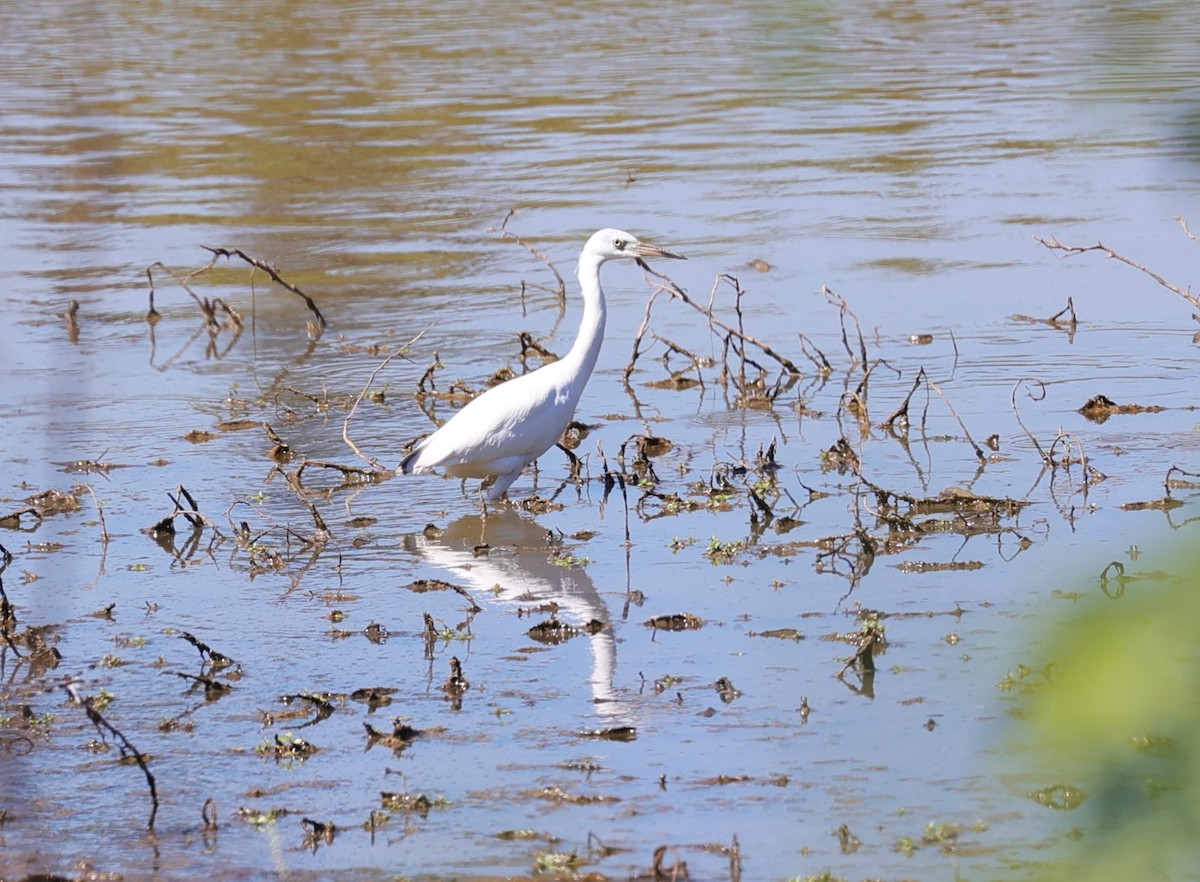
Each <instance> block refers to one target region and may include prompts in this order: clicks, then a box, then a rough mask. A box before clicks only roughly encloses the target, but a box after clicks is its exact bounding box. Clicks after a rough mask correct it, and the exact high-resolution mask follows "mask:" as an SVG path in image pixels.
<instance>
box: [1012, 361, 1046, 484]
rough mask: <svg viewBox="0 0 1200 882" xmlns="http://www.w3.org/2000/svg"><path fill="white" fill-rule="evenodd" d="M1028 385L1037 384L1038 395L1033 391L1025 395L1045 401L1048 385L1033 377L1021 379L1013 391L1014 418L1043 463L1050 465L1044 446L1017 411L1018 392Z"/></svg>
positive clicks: (1028, 391) (1035, 399)
mask: <svg viewBox="0 0 1200 882" xmlns="http://www.w3.org/2000/svg"><path fill="white" fill-rule="evenodd" d="M1026 383H1037V392H1036V394H1035V393H1034V392H1033V391H1032V390H1027V391H1026V393H1025V394H1027V395H1028V396H1029V397H1030V398H1032V399H1033V400H1034V401H1041V400H1042V399H1044V398H1045V397H1046V385H1045V384H1044V383H1043V382H1042V381H1041V380H1035V379H1033V378H1032V377H1022V378H1021V379H1019V380H1017V382H1016V384H1015V385H1014V386H1013V390H1012V412H1013V416H1014V417H1016V420H1017V425H1018V426H1020V427H1021V431H1023V432H1024V433H1025V437H1027V438H1028V439H1029V440H1030V441H1031V442H1032V443H1033V447H1034V449H1035V450H1037V452H1038V456H1040V457H1041V458H1042V462H1044V463H1046V464H1047V465H1049V464H1050V457H1049V455H1048V454H1047V453H1046V451H1045V450H1043V449H1042V445H1041V444H1039V443H1038V439H1037V438H1035V437H1034V435H1033V432H1031V431H1029V429H1028V427H1027V426H1026V425H1025V423H1024V421H1023V420H1022V419H1021V412H1020V411H1019V410H1018V409H1017V390H1018V389H1020V388H1021V387H1022V386H1023V385H1025V384H1026Z"/></svg>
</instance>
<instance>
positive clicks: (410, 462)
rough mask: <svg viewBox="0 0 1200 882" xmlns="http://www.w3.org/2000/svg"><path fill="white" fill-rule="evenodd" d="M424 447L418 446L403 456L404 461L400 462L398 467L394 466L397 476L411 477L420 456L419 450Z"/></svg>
mask: <svg viewBox="0 0 1200 882" xmlns="http://www.w3.org/2000/svg"><path fill="white" fill-rule="evenodd" d="M424 446H425V445H424V444H423V443H422V444H418V445H417V446H416V447H414V448H413V449H412V450H410V451H409V452H408V453H407V454H406V455H405V457H404V459H402V460H400V465H398V466H396V474H397V475H411V474H412V473H413V469H414V468H416V462H417V457H418V456H420V455H421V448H422V447H424Z"/></svg>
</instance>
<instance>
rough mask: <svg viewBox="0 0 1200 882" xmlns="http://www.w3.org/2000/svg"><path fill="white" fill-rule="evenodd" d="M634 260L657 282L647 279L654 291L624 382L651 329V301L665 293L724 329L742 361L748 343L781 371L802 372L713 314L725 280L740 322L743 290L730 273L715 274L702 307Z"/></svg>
mask: <svg viewBox="0 0 1200 882" xmlns="http://www.w3.org/2000/svg"><path fill="white" fill-rule="evenodd" d="M637 263H638V265H639V266H640V267H641V268H642V270H643V271H645V272H646V273H647V274H648V275H650V276H654V277H655V278H656V279H658V280H659V281H650V284H651V286H652V288H653V290H652V291H651V294H650V297H649V299H648V300H647V301H646V313H645V315H644V317H643V318H642V325H641V327H640V328H638V332H637V335H636V336H635V337H634V340H633V353H632V354H631V355H630V356H629V363H628V364H627V365H625V383H626V385H628V384H629V377H630V375H631V374H632V373H633V370H634V365H636V363H637V360H638V358H640V357H641V355H642V349H641V345H642V340H643V339H644V338H645V336H646V333H647V331H649V329H650V312H651V309H652V307H653V305H654V301H655V300H656V299H657V298H658V295H660V294H666V295H668V296H670V297H673V298H674V299H676V300H679V301H681V302H682V303H684V304H685V305H687V306H690V307H691V308H692V309H694V310H696V312H698V313H700V314H701V315H702V316H704V317H705V319H706V320H707V321H708V324H709V328H710V329H713V328H719V329H720V330H721V331H722V332H723V335H722V336H723V337H724V343H725V345H726V346H727V347H728V346H730V344H731V341H734V340H736V341H737V342H738V344H739V345H738V346H737V347H735V349H736V351H737V352H739V353H740V355H741V357H742V358H743V361H749V359H748V358H747V357H746V355H745V346H746V345H750V346H753V347H755V348H756V349H758V350H759V351H761V352H762V353H763V354H764V355H766V356H767V357H768V358H770V359H773V360H774V361H775V362H777V363H778V364H779V365H780V366H781V367H782V368H783V370H784V371H786V372H787V373H788V374H791V375H793V376H798V375H799V374H801V373H802V371H801V370H800V369H799V368H798V367H796V365H795V364H794V363H793V362H792V361H791V360H790V359H788V358H787V357H786V356H783V355H780V354H779V353H778V352H776V351H775V350H774V349H772V348H771V346H769V345H768V344H767V343H764V342H763V341H762V340H759V339H757V338H756V337H752V336H750V335H749V334H747V333H746V332H745V331H743V330H739V329H738V328H735V327H733V326H731V325H729V324H726V323H725V322H723V321H721V320H720V319H719V318H717V317H716V315H715V314H714V312H713V306H712V301H713V298H714V297H715V294H716V290H717V288H719V287H720V285H721V282H726V283H728V284H729V285H731V286H732V287H733V289H734V292H735V294H736V296H737V300H738V305H737V312H738V321H739V324H741V295H742V294H743V293H744V291H743V290H742V288H741V286H740V285H739V284H738V280H737V279H736V278H735V277H734V276H730V275H727V274H725V273H721V274H719V275H718V276H717V277H716V280H715V281H714V282H713V290H712V293H711V294H710V297H709V305H708V306H707V307H705V306H701V305H700V304H699V303H697V302H696V301H695V300H693V299H692V298H691V297H689V296H688V295H687V293H686V292H685V291H684V290H683V288H681V287H679V285H678V284H676V283H675V281H674V280H672V279H671V278H669V277H668V276H666V275H664V274H662V273H660V272H658V271H657V270H654V269H651V268H650V266H648V265H647V264H646V263H645V262H644V261H642V260H638V262H637ZM648 281H649V280H648ZM751 363H753V362H751Z"/></svg>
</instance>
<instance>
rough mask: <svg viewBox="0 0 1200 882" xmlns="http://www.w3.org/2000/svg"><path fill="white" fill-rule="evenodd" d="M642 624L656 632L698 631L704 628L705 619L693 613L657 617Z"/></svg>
mask: <svg viewBox="0 0 1200 882" xmlns="http://www.w3.org/2000/svg"><path fill="white" fill-rule="evenodd" d="M642 624H643V625H645V626H646V627H647V628H653V629H654V630H656V631H697V630H699V629H700V628H703V627H704V619H702V618H700V617H699V616H694V615H692V614H691V613H672V614H671V615H666V616H655V617H654V618H652V619H647V620H646V621H645V622H643V623H642Z"/></svg>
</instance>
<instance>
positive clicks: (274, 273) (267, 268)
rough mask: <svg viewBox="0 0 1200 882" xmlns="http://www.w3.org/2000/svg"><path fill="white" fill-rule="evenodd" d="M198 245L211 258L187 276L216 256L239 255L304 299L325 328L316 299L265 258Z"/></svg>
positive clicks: (210, 262) (240, 251) (321, 327)
mask: <svg viewBox="0 0 1200 882" xmlns="http://www.w3.org/2000/svg"><path fill="white" fill-rule="evenodd" d="M200 247H201V248H203V249H204V250H205V251H208V252H210V253H211V254H212V255H213V259H212V260H210V261H209V262H208V266H206V267H204V268H203V269H201V270H198V271H197V272H193V273H190V274H189V276H188V278H191V277H192V276H195V275H198V274H199V273H200V272H203V271H204V270H206V269H209V268H210V267H212V265H213V264H215V263H216V262H217V258H219V257H224V258H226V259H227V260H228V259H230V258H233V257H240V258H241V259H242V260H244V261H245V262H246V263H248V264H250V266H251V267H253V268H254V269H259V270H262V271H263V272H264V273H266V274H267V275H268V276H270V277H271V280H272V281H273V282H275V284H277V285H280V286H281V287H283V288H286V289H287V290H289V291H291V292H292V293H293V294H295V295H296V296H297V297H300V298H301V299H302V300H303V301H304V303H305V305H307V306H308V309H309V312H311V313H312V314H313V315H314V316H316V318H317V323H318V324H319V326H320V329H321V330H322V331H323V330H325V326H326V324H327V323H326V321H325V316H323V315H321V310H320V309H318V308H317V304H316V301H314V300H313V299H312V298H311V297H309V296H308V295H307V294H305V293H304V292H303V291H301V290H300V289H299V288H297V287H296V286H295V285H293V284H292V283H291V282H289V281H287V279H285V278H283V276H281V275H279V271H278V270H277V269H276V268H275V267H273V266H271V265H270V264H269V263H267V262H266V261H265V260H259V259H258V258H256V257H250V256H249V255H248V254H246V252H244V251H242V249H240V248H210V247H209V246H207V245H201V246H200Z"/></svg>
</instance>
